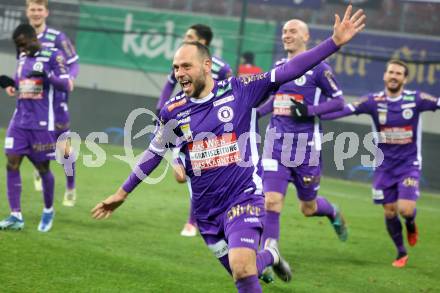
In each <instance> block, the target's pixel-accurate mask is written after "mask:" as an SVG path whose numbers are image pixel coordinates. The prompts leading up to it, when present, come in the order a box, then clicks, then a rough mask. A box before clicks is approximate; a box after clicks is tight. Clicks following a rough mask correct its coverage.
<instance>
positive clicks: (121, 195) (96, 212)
mask: <svg viewBox="0 0 440 293" xmlns="http://www.w3.org/2000/svg"><path fill="white" fill-rule="evenodd" d="M127 196H128V193H127V192H125V191H124V190H123V189H122V188H119V189H118V191H116V193H115V194H113V195H111V196H109V197H107V198H106V199H105V200H103V201H102V202H100V203H98V204H97V205H96V206H95V207H94V208H93V209H92V210H91V213H92V218H94V219H96V220H100V219H107V218H108V217H110V216H111V214H112V213H113V211H114V210H116V209H117V208H118V207H119V206H120V205H121V204H123V203H124V201H125V199H126V198H127Z"/></svg>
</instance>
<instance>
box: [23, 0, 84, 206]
mask: <svg viewBox="0 0 440 293" xmlns="http://www.w3.org/2000/svg"><path fill="white" fill-rule="evenodd" d="M48 16H49V3H48V0H26V17H27V19H28V21H29V24H30V25H31V26H32V27H33V28H34V29H35V31H36V32H37V36H38V40H39V41H40V43H41V44H42V45H43V46H44V47H48V48H57V49H58V50H60V51H61V52H62V53H63V54H64V56H65V58H66V63H67V66H68V67H69V73H70V78H71V80H72V82H73V80H74V79H75V78H76V77H77V76H78V72H79V64H78V59H79V57H78V55H77V54H76V51H75V48H74V46H73V45H72V42H71V41H70V39H69V38H68V37H67V36H66V35H65V34H64V33H63V32H61V31H58V30H56V29H53V28H50V27H48V26H47V24H46V19H47V18H48ZM68 99H69V93H68V92H65V93H64V95H58V96H57V100H56V101H55V106H54V107H55V109H54V112H55V131H56V135H57V138H58V137H59V136H60V135H61V134H63V133H69V132H70V116H69V108H68ZM63 146H64V148H65V155H66V157H68V156H71V155H73V153H74V152H73V151H72V150H71V148H70V144H69V142H68V141H66V142H64V143H63ZM65 171H66V172H65V173H66V191H65V193H64V199H63V205H65V206H68V207H73V206H74V205H75V202H76V189H75V160H73V163H72V170H70V171H69V172H67V170H65ZM34 185H35V189H36V190H37V191H41V190H42V184H41V178H40V177H39V173H38V172H34Z"/></svg>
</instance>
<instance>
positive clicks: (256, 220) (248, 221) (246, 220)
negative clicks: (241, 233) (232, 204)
mask: <svg viewBox="0 0 440 293" xmlns="http://www.w3.org/2000/svg"><path fill="white" fill-rule="evenodd" d="M244 222H245V223H259V222H260V220H259V219H258V218H256V217H252V218H245V219H244Z"/></svg>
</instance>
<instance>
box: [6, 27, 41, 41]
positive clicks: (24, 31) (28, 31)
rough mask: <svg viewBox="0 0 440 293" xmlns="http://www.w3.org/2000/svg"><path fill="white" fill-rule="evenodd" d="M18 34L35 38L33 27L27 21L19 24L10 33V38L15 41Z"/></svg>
mask: <svg viewBox="0 0 440 293" xmlns="http://www.w3.org/2000/svg"><path fill="white" fill-rule="evenodd" d="M19 36H24V37H25V38H26V39H34V38H37V33H36V32H35V29H34V28H33V27H32V26H31V25H30V24H28V23H22V24H19V25H18V26H17V27H16V28H15V30H14V32H13V33H12V40H13V41H14V42H15V40H17V38H18V37H19Z"/></svg>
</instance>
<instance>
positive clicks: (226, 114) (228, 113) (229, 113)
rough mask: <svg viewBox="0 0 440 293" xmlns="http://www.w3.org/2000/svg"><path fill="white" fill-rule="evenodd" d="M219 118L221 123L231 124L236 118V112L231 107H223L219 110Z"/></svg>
mask: <svg viewBox="0 0 440 293" xmlns="http://www.w3.org/2000/svg"><path fill="white" fill-rule="evenodd" d="M217 117H218V120H220V121H221V122H225V123H226V122H229V121H231V120H232V118H234V111H233V110H232V108H231V107H229V106H223V107H221V108H220V109H219V110H218V112H217Z"/></svg>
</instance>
